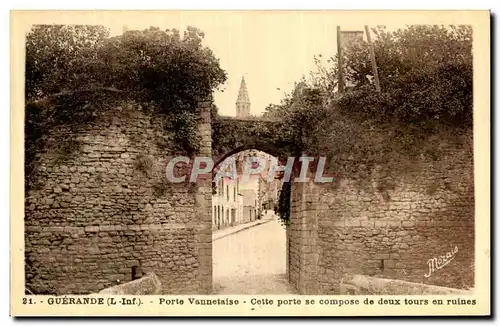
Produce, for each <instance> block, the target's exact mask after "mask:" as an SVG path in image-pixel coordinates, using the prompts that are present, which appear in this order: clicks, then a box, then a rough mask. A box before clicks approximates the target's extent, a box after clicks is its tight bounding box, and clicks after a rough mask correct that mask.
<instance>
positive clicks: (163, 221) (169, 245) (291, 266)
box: [25, 101, 475, 294]
mask: <svg viewBox="0 0 500 326" xmlns="http://www.w3.org/2000/svg"><path fill="white" fill-rule="evenodd" d="M210 107H211V102H210V101H205V102H200V103H199V104H198V110H197V112H198V115H199V117H200V120H199V128H198V129H199V130H198V131H199V134H200V136H201V148H200V149H199V153H198V154H199V155H202V156H209V157H210V156H211V155H212V154H214V153H219V154H221V153H222V154H224V153H225V152H226V151H232V150H236V149H237V148H225V147H224V148H219V147H220V146H222V145H218V143H217V141H216V140H213V139H212V137H214V135H213V134H212V133H211V123H212V121H211V118H210ZM106 112H107V113H106V114H105V115H104V116H103V117H100V118H99V119H96V120H95V121H94V122H93V123H91V124H87V125H85V126H82V127H81V128H80V129H78V130H71V131H70V130H67V129H65V128H59V129H57V130H54V131H52V133H51V134H50V136H49V137H50V138H53V139H52V140H53V141H57V140H59V141H66V140H69V139H73V140H76V141H77V143H78V148H77V149H76V150H75V153H73V154H72V155H69V156H68V157H65V158H64V159H61V157H60V155H59V154H57V153H55V152H54V151H52V150H51V149H50V148H49V147H47V148H44V149H43V150H42V151H41V152H40V153H39V154H38V156H37V157H36V159H37V161H38V163H39V164H38V167H37V170H36V179H37V181H38V187H35V188H32V189H31V190H30V191H29V192H28V193H27V195H26V198H25V260H26V270H25V272H26V275H25V278H26V285H27V288H28V289H29V290H30V291H31V292H33V293H37V294H83V293H96V292H99V291H101V290H103V289H105V288H109V287H112V286H115V285H117V284H121V283H125V282H129V281H131V280H132V270H133V269H134V270H137V269H138V270H140V271H141V273H142V275H145V274H147V273H151V272H152V273H154V274H155V275H157V276H158V278H159V280H160V282H161V284H162V292H163V293H164V294H188V293H198V294H208V293H211V292H212V268H213V267H212V235H211V232H212V231H211V224H212V216H211V214H212V212H211V198H212V194H211V192H212V188H211V180H210V176H208V177H207V178H203V179H201V180H198V182H197V183H196V184H194V183H191V184H190V183H181V184H171V183H168V182H166V180H165V178H164V177H165V168H166V165H167V162H168V161H169V159H170V158H172V157H173V156H175V155H174V154H173V150H172V149H173V148H174V145H175V144H174V143H173V140H172V139H173V138H172V137H171V135H169V133H168V132H167V131H166V130H165V128H164V127H163V125H162V122H161V121H162V120H161V119H159V118H158V117H155V116H154V115H152V114H151V113H149V112H150V111H149V110H147V109H146V108H145V107H143V106H141V105H140V104H139V103H135V102H132V101H123V103H121V104H119V105H113V106H112V107H110V108H109V109H108V110H107V111H106ZM237 136H238V135H235V137H237ZM254 138H255V139H251V138H248V137H247V138H245V140H244V141H243V140H242V141H239V142H236V143H237V146H238V147H241V148H249V147H250V146H251V145H252V144H253V145H255V144H266V146H267V147H266V146H264V147H262V148H260V147H259V148H254V149H257V150H265V149H266V148H273V147H277V146H278V145H277V144H272V142H270V141H267V142H266V139H263V138H262V135H260V136H257V135H255V137H254ZM470 139H471V136H470V135H465V136H464V141H463V143H462V145H463V146H462V145H460V146H457V145H456V144H454V145H452V144H448V143H447V142H445V141H444V140H443V142H442V148H443V154H442V155H440V156H439V157H438V159H436V160H434V161H429V160H420V161H416V162H412V167H413V168H412V169H409V170H408V171H407V173H406V174H405V175H404V176H400V177H395V176H394V175H393V174H392V171H391V169H390V168H385V169H382V168H379V169H378V170H376V174H375V175H374V176H372V177H371V179H370V178H368V179H367V178H366V177H365V176H361V175H356V174H354V175H346V176H343V177H342V178H339V179H338V180H335V182H334V183H333V184H322V185H319V184H313V183H293V184H292V196H291V217H290V223H289V225H287V230H286V235H287V269H286V270H287V275H288V280H289V281H290V283H291V284H292V285H293V286H294V287H295V288H296V289H297V290H298V292H299V293H301V294H339V293H340V292H341V290H340V289H341V283H342V280H343V279H345V278H347V277H349V276H350V275H365V276H371V277H376V278H387V279H397V280H402V281H409V282H416V283H425V284H429V285H436V286H444V287H453V288H469V287H473V286H474V240H475V239H474V231H475V230H474V178H473V174H474V169H473V157H472V149H471V146H467V145H466V144H467V142H468V140H470ZM245 142H246V143H245ZM48 143H50V142H48ZM469 143H470V142H469ZM218 146H219V147H218ZM226 147H227V146H226ZM222 154H221V155H222ZM271 154H275V153H271ZM345 164H350V162H347V161H346V162H345ZM188 169H189V166H188V167H179V168H178V169H176V170H175V172H176V173H177V174H180V173H183V172H186V170H188ZM360 180H361V181H364V185H363V186H362V185H361V183H360V182H359V181H360ZM366 181H368V182H366ZM455 247H456V248H457V249H458V251H457V252H456V253H455V256H454V259H453V260H452V261H451V262H450V263H449V264H448V265H446V266H444V267H443V268H441V269H439V270H435V271H434V272H433V273H432V274H431V275H430V276H429V277H426V276H425V275H426V274H428V272H429V270H428V261H429V260H430V259H433V258H434V257H436V258H439V257H440V256H442V255H446V253H448V252H450V251H452V250H454V248H455Z"/></svg>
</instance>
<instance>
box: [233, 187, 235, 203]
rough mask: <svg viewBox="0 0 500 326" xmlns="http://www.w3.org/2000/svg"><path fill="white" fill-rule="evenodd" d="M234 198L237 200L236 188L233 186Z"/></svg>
mask: <svg viewBox="0 0 500 326" xmlns="http://www.w3.org/2000/svg"><path fill="white" fill-rule="evenodd" d="M233 200H234V201H236V188H233Z"/></svg>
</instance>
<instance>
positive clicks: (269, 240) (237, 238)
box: [212, 144, 296, 294]
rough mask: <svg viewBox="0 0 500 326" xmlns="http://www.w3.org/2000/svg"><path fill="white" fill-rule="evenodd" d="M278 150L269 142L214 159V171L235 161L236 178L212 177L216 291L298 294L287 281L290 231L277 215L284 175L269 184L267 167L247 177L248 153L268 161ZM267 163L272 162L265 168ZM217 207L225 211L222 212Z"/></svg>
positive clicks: (213, 249) (241, 147) (224, 292)
mask: <svg viewBox="0 0 500 326" xmlns="http://www.w3.org/2000/svg"><path fill="white" fill-rule="evenodd" d="M275 155H282V154H281V153H280V151H279V150H277V149H276V148H273V147H272V146H266V145H265V144H259V145H258V146H255V145H252V146H250V145H247V146H240V147H238V148H236V149H234V150H232V151H229V152H228V153H226V154H225V155H223V156H221V157H220V158H219V159H218V160H216V161H215V164H214V169H213V173H215V174H217V173H218V172H219V171H221V170H219V169H223V168H224V166H225V164H226V162H228V161H231V160H234V162H235V163H236V166H239V167H240V168H238V167H237V178H236V179H232V178H228V177H225V176H222V177H220V178H214V175H213V176H212V177H213V178H212V180H215V181H214V183H215V187H214V189H213V192H212V207H217V209H214V208H212V213H213V214H215V216H212V222H213V225H212V230H213V235H212V237H213V243H212V259H213V262H212V264H213V288H214V292H215V293H216V294H256V293H260V294H290V293H296V291H295V288H294V287H293V286H292V285H290V283H289V281H288V276H287V275H288V274H287V273H288V266H289V262H288V260H289V241H288V236H287V233H288V230H287V227H286V226H284V225H283V224H282V223H281V222H280V220H279V217H278V215H277V214H276V207H277V204H278V196H279V193H280V191H281V188H282V185H283V180H282V178H273V179H272V181H271V182H268V180H269V178H268V173H269V170H268V169H266V167H264V168H263V169H262V170H261V172H259V173H257V174H255V175H251V176H249V178H248V179H247V180H246V179H243V176H242V170H241V164H238V162H241V161H242V160H243V161H244V160H245V159H246V158H247V157H249V156H256V157H259V160H261V159H264V160H265V162H266V163H269V161H270V160H271V158H276V159H279V157H276V156H275ZM261 162H262V161H261ZM267 167H268V166H267ZM219 210H220V211H221V213H219Z"/></svg>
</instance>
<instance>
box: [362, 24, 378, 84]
mask: <svg viewBox="0 0 500 326" xmlns="http://www.w3.org/2000/svg"><path fill="white" fill-rule="evenodd" d="M365 31H366V39H367V40H368V46H369V48H370V60H371V62H372V70H373V77H374V79H375V89H376V90H377V93H380V81H379V79H378V71H377V62H376V61H375V51H374V50H373V43H372V38H371V36H370V29H369V28H368V25H365Z"/></svg>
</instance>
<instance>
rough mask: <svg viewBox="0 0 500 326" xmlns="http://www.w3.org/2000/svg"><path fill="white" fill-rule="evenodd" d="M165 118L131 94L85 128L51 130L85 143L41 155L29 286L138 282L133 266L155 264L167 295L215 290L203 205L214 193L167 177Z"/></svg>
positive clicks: (29, 212) (31, 208)
mask: <svg viewBox="0 0 500 326" xmlns="http://www.w3.org/2000/svg"><path fill="white" fill-rule="evenodd" d="M201 106H202V109H205V110H207V109H208V107H209V103H208V105H203V103H202V105H201ZM160 122H161V120H160V119H156V118H154V117H152V116H151V115H150V114H149V113H148V111H147V110H145V109H144V108H143V107H142V106H141V105H140V104H138V103H133V102H130V101H127V102H124V103H122V105H117V106H114V107H112V108H109V109H108V110H107V113H106V114H105V115H104V116H103V117H100V118H99V119H96V120H95V122H94V123H92V124H89V125H86V126H83V127H82V128H80V130H71V131H69V130H65V129H64V128H61V129H59V130H55V131H53V133H52V134H51V136H52V137H54V139H63V140H64V139H69V138H70V137H71V138H72V139H76V141H78V143H79V148H78V149H77V151H76V153H74V154H73V155H71V156H70V157H68V158H66V159H64V160H62V159H60V158H59V157H57V155H56V154H55V153H52V152H51V151H50V149H46V150H44V151H43V152H42V153H41V154H40V155H39V156H38V158H37V159H38V161H39V167H38V169H37V172H36V173H37V179H38V183H39V186H38V187H37V188H36V189H31V190H30V192H29V193H28V194H27V196H26V198H25V260H26V271H25V272H26V275H25V278H26V283H27V287H28V289H29V290H30V291H32V292H33V293H47V294H49V293H51V294H81V293H93V292H98V291H100V290H102V289H104V288H107V287H111V286H114V285H117V284H120V283H124V282H128V281H131V279H132V268H133V267H135V268H136V270H137V269H138V270H140V271H141V272H142V274H143V275H145V274H146V273H149V272H154V273H155V274H156V275H157V276H158V278H159V279H160V281H161V284H162V288H163V292H164V293H208V292H210V291H211V282H212V281H211V268H212V266H211V264H212V262H211V231H210V224H211V219H210V216H208V218H207V217H206V216H204V215H203V214H201V215H200V213H199V212H200V209H199V207H200V206H207V207H208V208H209V207H210V205H209V204H210V202H208V204H207V203H206V202H205V200H210V199H209V198H208V197H209V196H208V195H207V196H203V198H197V194H198V193H202V192H203V191H204V190H203V189H198V188H197V186H196V185H194V184H168V183H167V182H166V180H165V168H166V164H167V162H168V160H169V158H170V157H172V153H171V152H170V148H171V147H172V146H170V145H169V144H171V140H170V139H169V135H168V133H166V132H165V130H164V129H162V124H161V123H160ZM57 137H58V138H57ZM206 198H208V199H206ZM208 208H207V211H209V210H208ZM205 215H206V214H205Z"/></svg>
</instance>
